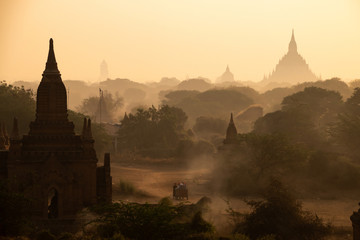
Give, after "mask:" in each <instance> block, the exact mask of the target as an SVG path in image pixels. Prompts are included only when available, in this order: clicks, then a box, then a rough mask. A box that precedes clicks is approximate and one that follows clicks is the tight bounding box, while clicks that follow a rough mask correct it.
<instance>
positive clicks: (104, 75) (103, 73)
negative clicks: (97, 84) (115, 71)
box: [99, 60, 109, 81]
mask: <svg viewBox="0 0 360 240" xmlns="http://www.w3.org/2000/svg"><path fill="white" fill-rule="evenodd" d="M108 78H109V69H108V65H107V63H106V62H105V60H103V61H102V62H101V64H100V76H99V81H106V80H107V79H108Z"/></svg>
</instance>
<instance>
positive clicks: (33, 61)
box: [0, 0, 360, 82]
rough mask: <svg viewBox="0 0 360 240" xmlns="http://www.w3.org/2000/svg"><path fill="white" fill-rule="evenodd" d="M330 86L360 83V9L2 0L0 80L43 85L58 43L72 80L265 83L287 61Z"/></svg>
mask: <svg viewBox="0 0 360 240" xmlns="http://www.w3.org/2000/svg"><path fill="white" fill-rule="evenodd" d="M292 28H294V29H295V37H296V41H297V44H298V50H299V53H300V54H301V55H302V56H303V57H304V58H305V59H306V61H307V63H308V64H309V66H310V68H311V69H312V71H313V72H314V73H315V74H316V75H321V76H322V78H323V79H325V78H330V77H334V76H338V77H341V78H343V79H345V80H351V79H355V78H359V79H360V3H359V1H358V0H342V1H339V0H316V1H314V0H292V1H288V0H271V1H270V0H257V1H249V0H246V1H245V0H128V1H123V0H1V1H0V36H1V37H0V80H7V81H9V82H11V81H15V80H27V81H33V80H40V79H41V74H42V71H43V70H44V66H45V61H46V55H47V51H48V41H49V38H50V37H52V38H54V44H55V54H56V58H57V61H58V66H59V69H60V71H61V73H62V77H63V80H67V79H73V80H75V79H77V80H85V81H91V82H95V81H97V80H98V77H99V68H100V63H101V61H102V60H103V59H105V60H106V61H107V63H108V66H109V73H110V77H111V78H117V77H120V78H129V79H131V80H134V81H139V82H149V81H158V80H160V78H161V77H165V76H167V77H176V78H178V79H185V78H186V76H189V77H197V76H203V77H207V78H210V79H211V80H215V78H216V77H218V76H220V75H221V74H222V73H223V72H224V70H225V68H226V65H227V64H229V66H230V70H231V71H232V72H233V73H234V75H235V78H236V79H237V80H243V81H244V80H253V81H260V80H261V79H262V77H263V76H264V74H268V73H269V72H271V71H272V70H273V68H274V67H275V65H276V64H277V62H278V60H279V59H280V58H281V57H282V56H283V55H284V54H285V53H286V51H287V47H288V43H289V41H290V36H291V29H292Z"/></svg>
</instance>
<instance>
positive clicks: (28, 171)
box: [0, 39, 111, 219]
mask: <svg viewBox="0 0 360 240" xmlns="http://www.w3.org/2000/svg"><path fill="white" fill-rule="evenodd" d="M36 100H37V101H36V116H35V120H34V121H33V122H31V123H30V130H29V133H28V135H24V136H23V137H22V138H21V137H20V136H19V130H18V122H17V119H14V124H13V131H12V133H11V136H10V148H9V154H8V159H7V161H6V162H7V177H8V178H9V180H10V182H11V185H12V188H13V189H14V190H15V191H20V192H23V193H24V195H25V196H26V197H27V198H29V199H31V200H32V201H31V204H32V206H31V207H30V208H29V211H30V212H31V215H32V216H33V218H37V219H49V218H51V219H52V218H54V219H73V218H74V217H75V215H76V214H77V213H78V212H79V211H80V210H81V209H82V208H84V207H86V206H90V205H93V204H95V203H97V202H98V201H99V199H100V198H101V200H104V199H105V200H106V201H111V194H109V191H111V188H109V186H108V185H109V184H111V176H110V156H109V155H106V166H105V167H100V170H99V169H98V168H99V167H97V162H98V159H97V156H96V152H95V149H94V139H93V137H92V131H91V120H90V119H84V126H83V133H82V135H76V134H75V131H74V124H73V123H72V122H70V121H69V120H68V114H67V96H66V89H65V86H64V84H63V82H62V79H61V74H60V71H59V70H58V67H57V62H56V59H55V53H54V43H53V40H52V39H50V45H49V53H48V58H47V62H46V67H45V70H44V72H43V74H42V79H41V82H40V85H39V87H38V89H37V98H36ZM0 129H1V128H0ZM1 132H3V131H1ZM0 138H1V133H0ZM14 179H16V181H14ZM98 184H100V186H98ZM103 188H106V189H107V192H106V191H105V192H106V194H104V191H103ZM109 189H110V190H109Z"/></svg>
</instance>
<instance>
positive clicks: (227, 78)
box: [216, 65, 235, 83]
mask: <svg viewBox="0 0 360 240" xmlns="http://www.w3.org/2000/svg"><path fill="white" fill-rule="evenodd" d="M234 81H235V80H234V74H232V72H230V68H229V65H227V66H226V70H225V72H224V73H223V74H222V75H221V76H220V77H218V78H217V79H216V82H217V83H225V82H234Z"/></svg>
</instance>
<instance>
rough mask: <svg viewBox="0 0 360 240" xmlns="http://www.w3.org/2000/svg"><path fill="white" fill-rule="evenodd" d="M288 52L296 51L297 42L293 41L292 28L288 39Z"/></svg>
mask: <svg viewBox="0 0 360 240" xmlns="http://www.w3.org/2000/svg"><path fill="white" fill-rule="evenodd" d="M290 52H294V53H297V44H296V41H295V35H294V29H293V30H292V34H291V40H290V43H289V53H290Z"/></svg>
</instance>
